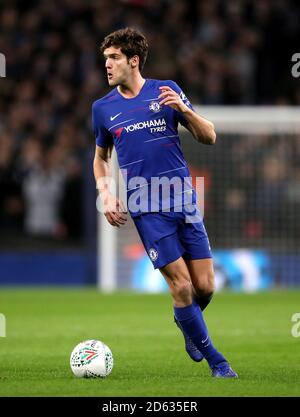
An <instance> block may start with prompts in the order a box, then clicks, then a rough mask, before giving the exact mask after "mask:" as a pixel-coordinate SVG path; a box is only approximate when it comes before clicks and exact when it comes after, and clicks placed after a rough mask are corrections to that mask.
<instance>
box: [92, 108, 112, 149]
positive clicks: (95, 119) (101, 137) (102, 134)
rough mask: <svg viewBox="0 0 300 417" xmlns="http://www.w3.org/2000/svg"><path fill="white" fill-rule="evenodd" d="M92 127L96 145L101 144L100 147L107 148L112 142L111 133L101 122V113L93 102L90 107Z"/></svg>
mask: <svg viewBox="0 0 300 417" xmlns="http://www.w3.org/2000/svg"><path fill="white" fill-rule="evenodd" d="M92 127H93V132H94V135H95V139H96V145H98V146H101V148H108V147H109V146H110V145H112V144H113V137H112V135H111V133H110V132H109V131H108V130H107V129H106V128H105V126H104V125H103V124H101V113H100V112H99V110H98V108H97V106H96V105H95V103H94V104H93V107H92Z"/></svg>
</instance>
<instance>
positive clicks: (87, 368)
mask: <svg viewBox="0 0 300 417" xmlns="http://www.w3.org/2000/svg"><path fill="white" fill-rule="evenodd" d="M113 365H114V359H113V355H112V352H111V350H110V348H109V347H108V346H106V345H105V344H104V343H103V342H101V341H100V340H85V341H84V342H81V343H79V344H78V345H76V346H75V347H74V349H73V351H72V353H71V356H70V366H71V369H72V372H73V374H74V375H75V376H77V377H78V378H105V377H106V376H107V375H109V374H110V373H111V371H112V368H113Z"/></svg>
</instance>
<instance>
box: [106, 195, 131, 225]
mask: <svg viewBox="0 0 300 417" xmlns="http://www.w3.org/2000/svg"><path fill="white" fill-rule="evenodd" d="M101 200H102V203H103V208H104V216H105V217H106V219H107V221H108V222H109V223H110V224H111V225H112V226H116V227H120V226H123V225H124V224H125V223H126V221H127V211H126V209H125V207H124V204H123V202H122V201H121V200H119V199H118V198H116V197H115V196H114V195H112V194H110V193H108V192H107V193H104V194H101Z"/></svg>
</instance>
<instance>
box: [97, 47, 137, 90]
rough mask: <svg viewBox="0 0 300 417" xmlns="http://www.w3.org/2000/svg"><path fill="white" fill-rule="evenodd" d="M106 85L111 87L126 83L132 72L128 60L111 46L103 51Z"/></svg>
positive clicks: (117, 49)
mask: <svg viewBox="0 0 300 417" xmlns="http://www.w3.org/2000/svg"><path fill="white" fill-rule="evenodd" d="M103 55H104V59H105V68H106V72H107V79H108V84H109V85H110V86H111V87H112V86H115V85H120V84H124V83H126V81H127V80H128V77H129V76H130V73H131V71H132V68H131V65H130V63H129V62H128V58H127V56H126V55H124V54H123V53H122V52H121V49H120V48H117V47H114V46H111V47H110V48H107V49H105V51H104V54H103Z"/></svg>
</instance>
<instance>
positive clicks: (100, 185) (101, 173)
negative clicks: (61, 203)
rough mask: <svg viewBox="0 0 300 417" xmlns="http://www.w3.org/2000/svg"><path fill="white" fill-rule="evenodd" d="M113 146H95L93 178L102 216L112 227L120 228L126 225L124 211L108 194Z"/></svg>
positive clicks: (117, 200)
mask: <svg viewBox="0 0 300 417" xmlns="http://www.w3.org/2000/svg"><path fill="white" fill-rule="evenodd" d="M112 148H113V145H111V146H109V147H106V148H102V147H101V146H97V145H96V150H95V156H94V163H93V168H94V176H95V181H96V186H97V189H98V192H99V195H100V198H101V201H102V204H103V208H104V215H105V217H106V219H107V221H108V222H109V223H110V224H111V225H112V226H117V227H120V226H121V225H123V224H125V223H126V220H127V216H126V210H125V208H124V205H123V203H122V201H121V200H119V199H118V198H116V197H115V196H114V195H113V194H112V193H111V192H110V185H111V181H112V176H111V171H110V166H109V162H110V159H111V153H112Z"/></svg>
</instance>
